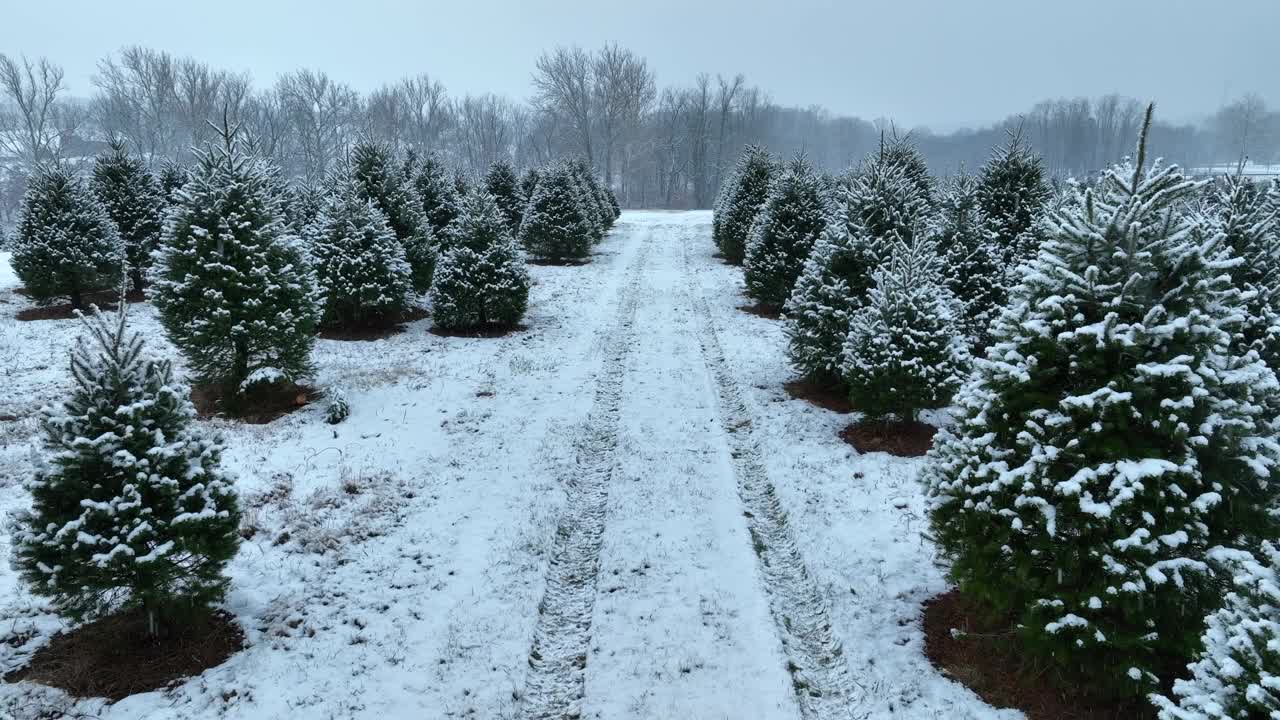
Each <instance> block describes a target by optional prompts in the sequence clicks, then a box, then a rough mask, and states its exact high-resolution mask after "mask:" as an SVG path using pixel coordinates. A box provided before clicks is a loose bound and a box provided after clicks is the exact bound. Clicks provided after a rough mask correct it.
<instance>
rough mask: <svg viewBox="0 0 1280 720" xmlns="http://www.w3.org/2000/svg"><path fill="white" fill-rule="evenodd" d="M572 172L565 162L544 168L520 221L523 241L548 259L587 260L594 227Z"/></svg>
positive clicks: (552, 260) (538, 256)
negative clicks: (583, 206)
mask: <svg viewBox="0 0 1280 720" xmlns="http://www.w3.org/2000/svg"><path fill="white" fill-rule="evenodd" d="M576 185H577V184H576V183H575V182H574V178H573V174H572V171H570V170H569V168H567V167H565V166H564V165H563V164H561V165H556V166H553V167H550V168H547V169H545V170H544V171H543V172H542V174H541V177H540V178H539V180H538V186H537V188H536V189H535V190H534V193H533V197H532V198H530V199H529V205H528V207H527V208H526V209H525V216H524V221H523V222H522V223H521V224H520V238H519V239H520V244H521V245H523V246H524V249H525V250H526V251H528V252H529V254H531V255H533V256H534V257H537V258H541V259H543V260H546V261H549V262H565V261H573V260H582V259H585V258H586V257H587V256H588V255H589V254H590V253H591V241H592V237H593V236H592V228H591V225H590V222H589V221H588V219H587V217H586V214H585V211H584V210H583V208H582V205H581V202H580V198H579V195H578V191H577V187H576Z"/></svg>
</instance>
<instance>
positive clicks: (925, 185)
mask: <svg viewBox="0 0 1280 720" xmlns="http://www.w3.org/2000/svg"><path fill="white" fill-rule="evenodd" d="M877 161H878V162H880V163H883V164H885V165H897V166H898V167H901V168H902V171H903V172H904V173H905V174H906V176H907V178H908V179H909V180H911V183H912V184H913V185H915V186H916V189H917V190H918V191H919V192H920V196H921V197H922V198H924V201H925V202H926V203H930V204H932V203H933V201H934V186H933V176H931V175H930V174H929V165H928V163H926V162H925V159H924V155H922V154H920V149H919V148H917V147H916V144H915V142H913V141H912V139H911V135H910V133H908V134H907V135H904V136H902V137H898V135H897V133H896V131H895V132H894V133H893V134H892V135H891V136H890V137H888V138H885V137H883V136H881V139H880V152H879V156H878V158H877Z"/></svg>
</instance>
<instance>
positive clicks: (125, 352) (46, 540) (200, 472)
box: [14, 303, 240, 634]
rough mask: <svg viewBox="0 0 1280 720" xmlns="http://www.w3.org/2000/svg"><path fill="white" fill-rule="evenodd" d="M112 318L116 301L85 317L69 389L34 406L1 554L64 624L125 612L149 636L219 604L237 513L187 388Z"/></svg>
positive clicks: (121, 316) (121, 313)
mask: <svg viewBox="0 0 1280 720" xmlns="http://www.w3.org/2000/svg"><path fill="white" fill-rule="evenodd" d="M125 319H126V312H125V306H124V304H123V303H121V305H120V308H119V309H118V311H117V314H116V316H115V318H114V319H109V318H108V317H107V316H105V315H103V314H101V313H97V312H95V314H94V315H93V316H92V317H90V318H86V319H85V326H86V328H87V330H88V336H87V337H81V338H80V340H79V341H78V342H77V343H76V346H75V348H74V350H73V351H72V354H71V375H72V377H73V379H74V381H75V382H74V387H73V389H72V391H71V395H70V398H69V399H68V400H67V401H66V402H65V403H63V404H60V405H58V406H55V407H47V408H45V409H44V411H43V417H42V419H41V426H42V429H43V434H44V448H45V453H44V457H43V458H42V459H41V462H40V463H39V465H38V466H37V470H36V472H35V475H34V477H33V478H32V479H31V480H30V481H29V482H28V484H27V489H28V490H29V491H30V493H31V498H32V507H31V510H30V511H29V512H27V513H23V514H21V515H19V517H18V518H17V523H16V530H17V532H16V533H15V535H14V557H15V566H16V568H17V569H18V570H19V572H20V573H21V575H22V577H23V579H25V580H26V581H27V583H29V585H30V587H31V590H32V591H33V592H35V593H36V594H39V595H44V596H47V597H50V598H53V600H54V602H55V604H56V606H57V608H58V609H59V611H60V612H62V613H64V614H66V615H67V616H69V617H71V618H73V619H74V620H77V621H79V620H83V619H86V618H90V619H91V618H93V617H95V616H99V615H103V614H107V613H111V612H115V611H118V610H126V609H131V608H139V609H141V610H142V611H143V612H145V613H146V614H147V616H148V619H149V620H150V629H151V632H152V634H156V633H157V632H158V630H159V629H160V626H161V625H163V624H168V623H172V622H174V621H175V620H178V619H180V618H181V616H183V615H185V614H188V613H191V612H193V611H199V610H201V609H204V608H207V607H208V606H209V605H210V604H211V603H214V602H217V601H219V600H221V599H222V597H223V595H224V594H225V593H226V589H227V583H228V580H227V578H226V577H225V576H224V575H223V572H222V571H223V567H224V566H225V565H226V563H227V561H229V560H230V559H231V558H232V557H233V556H234V555H235V553H236V549H237V547H238V545H239V540H240V538H239V534H238V531H239V525H240V512H239V509H238V506H237V502H236V496H235V492H234V489H233V487H232V484H231V481H230V479H229V478H228V477H227V476H226V475H225V474H223V472H222V471H221V470H220V469H219V467H218V464H219V458H220V455H221V452H222V448H221V445H220V443H219V442H218V441H217V439H215V438H210V437H207V436H205V435H204V433H203V432H202V431H201V430H200V428H199V427H198V426H197V425H196V423H195V422H194V420H195V409H194V408H193V407H192V405H191V401H190V399H189V398H190V391H189V389H188V388H186V387H185V386H183V385H182V384H181V383H180V382H178V381H176V380H175V379H174V377H173V371H172V368H171V367H170V364H169V362H167V361H163V360H156V359H153V358H151V357H148V356H147V354H146V352H145V349H144V347H143V343H142V338H141V337H140V336H139V335H138V334H137V333H133V332H129V331H128V330H127V328H126V323H125Z"/></svg>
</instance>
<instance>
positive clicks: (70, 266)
mask: <svg viewBox="0 0 1280 720" xmlns="http://www.w3.org/2000/svg"><path fill="white" fill-rule="evenodd" d="M123 262H124V247H123V244H122V243H121V241H120V235H119V233H118V232H117V231H116V226H115V223H113V222H112V221H111V217H110V216H108V215H107V211H106V209H105V208H104V207H103V206H102V204H101V203H100V202H98V199H97V198H96V197H94V195H93V193H92V192H91V191H90V190H89V188H88V187H86V185H85V183H84V182H83V181H82V180H81V179H80V178H79V177H77V176H76V175H75V174H74V173H73V172H72V171H71V169H70V168H69V167H67V166H65V165H62V164H51V165H45V166H42V167H40V168H39V169H38V170H37V171H36V174H35V176H34V177H32V178H31V181H30V184H29V185H28V186H27V192H26V195H24V196H23V198H22V211H21V214H20V215H19V217H18V232H17V237H16V238H15V239H14V242H13V258H12V265H13V271H14V272H15V273H17V275H18V278H19V279H20V280H22V283H23V284H24V285H25V286H26V288H27V291H28V292H29V293H30V294H31V297H32V298H34V299H35V300H37V301H39V302H49V301H51V300H53V299H54V298H58V297H66V298H69V299H70V300H71V307H73V308H77V309H79V308H81V307H82V296H83V294H84V293H86V292H89V291H93V290H100V289H102V288H109V287H119V286H120V285H121V284H122V282H121V281H122V279H123V278H122V275H121V273H122V270H123V267H122V266H123Z"/></svg>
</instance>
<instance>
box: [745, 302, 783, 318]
mask: <svg viewBox="0 0 1280 720" xmlns="http://www.w3.org/2000/svg"><path fill="white" fill-rule="evenodd" d="M738 309H739V310H741V311H742V312H745V313H751V314H752V315H755V316H756V317H762V318H764V319H766V320H778V319H779V318H781V317H782V308H780V307H778V306H777V305H766V304H765V303H753V304H751V305H739V306H738Z"/></svg>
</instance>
